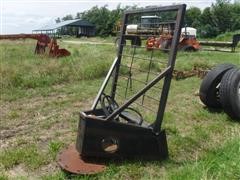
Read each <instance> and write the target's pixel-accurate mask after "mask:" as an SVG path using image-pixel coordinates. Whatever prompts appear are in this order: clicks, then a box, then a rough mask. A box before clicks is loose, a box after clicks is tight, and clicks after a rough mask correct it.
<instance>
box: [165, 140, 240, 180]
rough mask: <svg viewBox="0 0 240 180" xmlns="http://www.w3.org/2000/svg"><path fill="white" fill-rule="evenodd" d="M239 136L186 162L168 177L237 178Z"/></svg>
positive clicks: (239, 158) (239, 173)
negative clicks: (199, 157)
mask: <svg viewBox="0 0 240 180" xmlns="http://www.w3.org/2000/svg"><path fill="white" fill-rule="evenodd" d="M239 154H240V138H234V139H233V140H231V141H229V142H227V143H226V144H223V145H222V147H220V148H216V149H214V150H211V151H209V152H208V153H206V154H205V155H204V157H203V158H201V159H196V160H195V161H194V162H186V163H185V164H184V165H183V166H182V167H181V168H179V169H178V170H177V171H174V172H173V173H171V175H170V179H239V178H240V171H239V169H240V164H239V161H240V156H239Z"/></svg>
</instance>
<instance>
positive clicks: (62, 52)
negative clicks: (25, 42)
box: [0, 34, 71, 58]
mask: <svg viewBox="0 0 240 180" xmlns="http://www.w3.org/2000/svg"><path fill="white" fill-rule="evenodd" d="M4 39H9V40H17V39H36V40H37V44H36V48H35V52H34V53H35V54H47V55H48V56H49V57H56V58H59V57H65V56H70V54H71V53H70V52H69V51H68V50H66V49H59V45H58V44H57V40H56V39H54V38H50V37H49V36H48V35H46V34H11V35H0V40H4Z"/></svg>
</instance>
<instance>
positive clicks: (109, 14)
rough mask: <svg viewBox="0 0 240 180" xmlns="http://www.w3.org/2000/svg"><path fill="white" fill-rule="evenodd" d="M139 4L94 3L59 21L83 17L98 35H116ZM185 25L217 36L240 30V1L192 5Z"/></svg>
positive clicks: (204, 35)
mask: <svg viewBox="0 0 240 180" xmlns="http://www.w3.org/2000/svg"><path fill="white" fill-rule="evenodd" d="M137 8H140V7H137V6H136V5H134V6H125V7H122V6H121V5H120V4H119V5H118V6H117V7H116V8H115V9H113V10H109V9H108V6H107V5H105V6H103V7H98V6H94V7H92V8H91V9H90V10H87V11H84V12H79V13H77V14H76V16H75V17H74V16H73V15H66V16H65V17H63V18H61V19H60V18H57V19H56V22H61V21H65V20H72V19H83V20H87V21H89V22H91V23H93V24H94V25H95V26H96V34H97V35H99V36H109V35H114V33H115V31H116V26H117V25H118V23H119V22H120V20H121V17H122V15H123V12H124V11H125V10H128V9H137ZM185 25H186V26H190V27H194V28H197V30H198V35H199V36H201V37H207V38H208V37H215V36H217V35H219V34H221V33H225V32H228V31H236V30H240V0H235V1H234V2H233V3H231V1H230V0H216V2H215V3H213V4H212V5H211V7H206V8H205V9H203V10H201V9H200V8H198V7H190V8H188V9H187V11H186V15H185Z"/></svg>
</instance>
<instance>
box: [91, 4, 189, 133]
mask: <svg viewBox="0 0 240 180" xmlns="http://www.w3.org/2000/svg"><path fill="white" fill-rule="evenodd" d="M185 10H186V5H185V4H182V5H175V6H165V7H155V8H148V9H141V10H133V11H125V13H124V18H123V21H122V24H123V26H122V29H121V36H120V37H121V38H120V43H119V49H118V53H117V57H116V58H115V61H114V63H113V64H112V66H111V68H110V70H109V72H108V74H107V76H106V78H105V80H104V82H103V84H102V86H101V88H100V90H99V92H98V95H97V97H96V99H95V101H94V103H93V106H92V109H95V108H96V106H97V103H98V102H99V99H100V96H101V94H102V93H103V91H104V89H105V87H106V86H107V83H108V81H109V79H110V76H111V75H112V74H113V73H114V74H113V83H112V91H111V97H112V98H115V93H116V88H117V81H118V74H119V68H120V64H121V58H122V56H121V55H122V52H123V42H124V37H123V36H124V33H125V31H126V24H127V20H128V15H130V14H138V13H150V12H152V11H161V12H164V11H177V19H176V24H175V29H174V36H173V41H172V45H171V50H170V52H169V53H170V54H169V58H168V66H167V68H166V69H165V70H164V71H163V72H162V73H160V74H159V75H158V76H157V77H156V78H154V79H153V80H152V81H151V82H149V83H148V84H147V85H146V86H145V87H144V88H143V89H141V90H140V91H139V92H138V93H136V94H135V95H134V96H133V97H131V98H130V99H129V100H128V101H126V102H125V103H124V104H123V105H121V106H120V107H119V108H118V109H116V110H115V111H114V112H113V113H112V114H110V116H108V117H107V118H106V119H105V120H106V121H111V120H112V119H113V118H114V117H115V116H116V115H118V114H119V113H121V112H122V111H123V110H124V109H125V108H127V107H128V106H129V105H131V104H132V103H133V102H134V101H135V100H136V99H138V98H139V97H140V96H142V95H143V94H144V93H145V92H146V91H147V90H149V89H150V88H151V87H153V86H154V85H155V84H156V83H157V82H159V81H160V80H161V79H162V78H164V84H163V90H162V92H161V98H160V103H159V107H158V113H157V117H156V120H155V122H154V123H153V126H152V127H153V132H154V133H155V134H159V133H160V131H161V124H162V121H163V115H164V111H165V107H166V103H167V98H168V93H169V89H170V85H171V79H172V73H173V70H174V66H175V61H176V54H177V45H178V42H179V39H180V33H181V27H182V25H183V19H184V15H185Z"/></svg>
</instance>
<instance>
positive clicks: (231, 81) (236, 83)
mask: <svg viewBox="0 0 240 180" xmlns="http://www.w3.org/2000/svg"><path fill="white" fill-rule="evenodd" d="M219 95H220V102H221V104H222V107H223V110H224V111H225V112H226V113H227V114H228V115H229V116H230V117H231V118H232V119H236V120H238V121H240V69H237V68H234V69H231V70H229V71H227V72H226V73H225V74H224V76H223V78H222V80H221V85H220V89H219Z"/></svg>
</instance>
